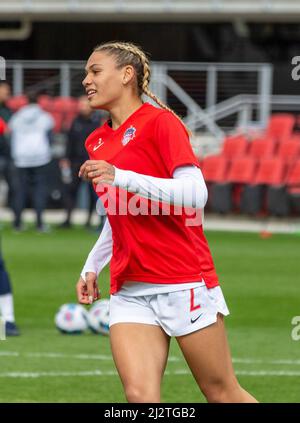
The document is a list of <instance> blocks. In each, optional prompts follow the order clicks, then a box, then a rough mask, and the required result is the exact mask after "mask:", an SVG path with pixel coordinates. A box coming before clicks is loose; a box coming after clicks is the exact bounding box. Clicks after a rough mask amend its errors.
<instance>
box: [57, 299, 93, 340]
mask: <svg viewBox="0 0 300 423" xmlns="http://www.w3.org/2000/svg"><path fill="white" fill-rule="evenodd" d="M55 325H56V327H57V329H58V330H59V331H60V332H62V333H69V334H79V333H82V332H84V331H85V330H86V329H87V328H88V323H87V311H86V310H85V308H84V307H83V306H82V305H80V304H63V305H62V306H61V307H60V309H59V310H58V312H57V313H56V315H55Z"/></svg>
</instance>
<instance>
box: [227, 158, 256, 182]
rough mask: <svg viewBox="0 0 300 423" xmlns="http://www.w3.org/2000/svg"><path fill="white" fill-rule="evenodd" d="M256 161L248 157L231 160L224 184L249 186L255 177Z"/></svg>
mask: <svg viewBox="0 0 300 423" xmlns="http://www.w3.org/2000/svg"><path fill="white" fill-rule="evenodd" d="M256 167H257V161H256V160H255V159H252V158H249V157H241V158H237V159H234V160H232V162H231V166H230V169H229V171H228V174H227V176H226V182H230V183H234V184H250V183H251V182H252V181H253V179H254V175H255V170H256Z"/></svg>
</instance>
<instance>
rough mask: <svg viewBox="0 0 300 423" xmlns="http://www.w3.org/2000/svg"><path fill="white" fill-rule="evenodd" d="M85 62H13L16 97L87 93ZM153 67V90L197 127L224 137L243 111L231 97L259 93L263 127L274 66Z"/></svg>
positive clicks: (11, 71) (168, 64)
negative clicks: (33, 93)
mask: <svg viewBox="0 0 300 423" xmlns="http://www.w3.org/2000/svg"><path fill="white" fill-rule="evenodd" d="M84 66H85V63H84V62H76V61H71V62H58V61H46V62H45V61H8V62H7V69H6V75H7V80H8V81H9V82H10V83H11V84H12V87H13V94H14V95H20V94H23V93H24V91H26V90H28V89H36V90H38V91H41V90H42V91H44V92H45V93H48V94H50V95H55V96H58V95H60V96H70V95H71V96H78V95H80V94H83V87H82V84H81V82H82V80H83V78H84ZM151 68H152V78H151V89H152V90H153V92H154V93H156V94H157V95H158V96H159V97H160V98H161V99H162V100H163V101H164V102H167V103H168V104H169V105H170V107H172V108H173V109H174V110H175V111H176V112H177V113H178V114H180V115H181V116H183V117H184V118H185V120H186V123H187V124H188V125H189V126H190V128H191V130H193V131H197V130H199V129H201V128H202V127H204V128H206V130H207V131H208V132H209V133H211V134H212V135H214V136H216V137H217V138H218V139H221V138H223V136H224V132H223V130H222V127H223V126H225V127H234V126H236V123H237V120H238V117H237V116H238V114H239V113H240V110H239V109H237V110H235V111H234V113H233V112H232V105H231V104H230V99H232V98H234V97H236V96H239V95H255V96H256V98H257V107H256V110H257V114H256V117H255V119H256V121H257V124H258V125H259V126H265V125H266V122H267V119H268V117H269V112H270V109H269V97H270V95H271V94H272V73H273V69H272V66H271V65H269V64H255V63H251V64H238V63H184V62H152V63H151ZM227 104H229V109H230V110H228V113H227V112H226V105H227ZM218 105H221V106H218ZM220 107H221V109H222V116H221V115H220V111H219V109H220ZM224 109H225V112H224ZM229 116H230V119H229V120H228V119H227V121H226V118H227V117H229ZM224 119H225V121H224ZM217 121H218V124H217Z"/></svg>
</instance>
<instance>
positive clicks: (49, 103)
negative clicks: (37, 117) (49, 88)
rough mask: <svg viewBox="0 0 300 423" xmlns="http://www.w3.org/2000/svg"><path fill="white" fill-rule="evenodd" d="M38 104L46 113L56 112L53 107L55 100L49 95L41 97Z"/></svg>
mask: <svg viewBox="0 0 300 423" xmlns="http://www.w3.org/2000/svg"><path fill="white" fill-rule="evenodd" d="M38 104H39V105H40V106H41V108H42V109H44V110H45V111H46V112H52V111H53V110H54V105H53V98H52V97H50V96H49V95H45V94H43V95H40V96H39V98H38Z"/></svg>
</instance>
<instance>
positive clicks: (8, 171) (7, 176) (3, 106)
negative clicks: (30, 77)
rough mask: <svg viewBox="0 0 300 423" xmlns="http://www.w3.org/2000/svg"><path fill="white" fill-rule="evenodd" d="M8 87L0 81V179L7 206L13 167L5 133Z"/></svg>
mask: <svg viewBox="0 0 300 423" xmlns="http://www.w3.org/2000/svg"><path fill="white" fill-rule="evenodd" d="M10 96H11V90H10V85H9V84H8V83H7V82H6V81H0V119H1V128H0V177H3V178H4V180H5V181H6V184H7V187H8V205H9V206H11V203H12V179H13V166H12V162H11V157H10V146H9V139H8V137H7V134H5V132H7V131H6V129H7V128H6V124H7V122H8V121H9V119H10V118H11V116H12V111H11V110H10V108H9V107H8V106H7V102H8V100H9V99H10Z"/></svg>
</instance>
